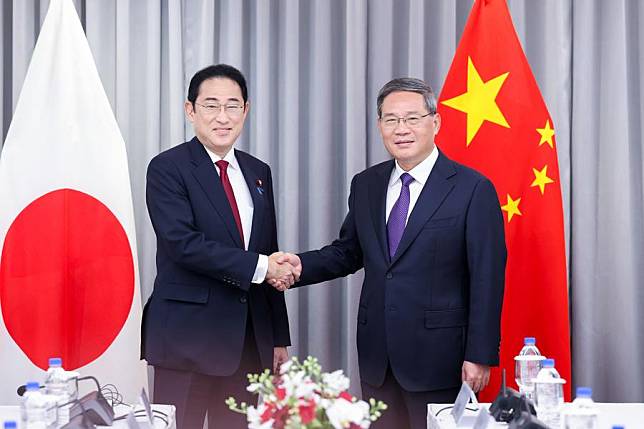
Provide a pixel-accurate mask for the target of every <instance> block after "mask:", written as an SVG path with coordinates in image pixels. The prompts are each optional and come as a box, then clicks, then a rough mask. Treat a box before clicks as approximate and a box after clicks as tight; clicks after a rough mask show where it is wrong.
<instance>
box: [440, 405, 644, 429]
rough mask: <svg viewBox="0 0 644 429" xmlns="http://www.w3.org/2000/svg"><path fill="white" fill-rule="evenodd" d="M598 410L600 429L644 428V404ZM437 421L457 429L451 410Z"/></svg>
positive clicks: (606, 406) (443, 426)
mask: <svg viewBox="0 0 644 429" xmlns="http://www.w3.org/2000/svg"><path fill="white" fill-rule="evenodd" d="M482 405H483V406H485V407H487V408H488V409H489V407H490V404H482ZM446 406H449V404H429V405H428V412H431V413H432V414H434V415H435V414H436V412H437V411H438V410H440V409H442V408H445V407H446ZM471 406H472V404H470V405H469V406H468V408H469V407H471ZM597 408H598V409H599V419H598V420H599V428H598V429H611V428H612V427H613V425H621V426H624V428H625V429H641V428H644V403H627V404H616V403H605V402H598V403H597ZM465 415H476V413H475V412H473V411H467V410H466V411H465ZM437 420H438V422H439V424H440V427H441V429H452V428H456V427H457V426H456V425H455V424H454V421H453V420H452V418H451V415H450V410H445V411H443V412H441V413H440V414H439V415H438V417H437ZM459 427H460V426H459ZM465 427H466V426H465ZM488 427H489V428H503V427H507V425H506V424H503V423H495V424H494V425H491V426H488Z"/></svg>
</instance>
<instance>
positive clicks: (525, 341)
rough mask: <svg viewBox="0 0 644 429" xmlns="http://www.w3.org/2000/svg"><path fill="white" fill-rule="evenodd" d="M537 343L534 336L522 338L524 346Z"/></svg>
mask: <svg viewBox="0 0 644 429" xmlns="http://www.w3.org/2000/svg"><path fill="white" fill-rule="evenodd" d="M536 343H537V340H535V338H534V337H525V338H524V339H523V344H524V345H526V346H534V345H535V344H536Z"/></svg>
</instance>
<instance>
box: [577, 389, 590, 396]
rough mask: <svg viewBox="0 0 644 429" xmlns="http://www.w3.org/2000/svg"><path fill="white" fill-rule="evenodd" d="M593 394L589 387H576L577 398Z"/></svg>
mask: <svg viewBox="0 0 644 429" xmlns="http://www.w3.org/2000/svg"><path fill="white" fill-rule="evenodd" d="M591 396H593V389H591V388H590V387H578V388H577V398H590V397H591Z"/></svg>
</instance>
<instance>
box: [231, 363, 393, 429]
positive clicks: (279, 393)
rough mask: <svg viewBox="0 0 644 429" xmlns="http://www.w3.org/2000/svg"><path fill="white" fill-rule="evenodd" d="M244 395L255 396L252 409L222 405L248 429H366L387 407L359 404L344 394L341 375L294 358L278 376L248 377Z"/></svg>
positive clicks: (378, 403)
mask: <svg viewBox="0 0 644 429" xmlns="http://www.w3.org/2000/svg"><path fill="white" fill-rule="evenodd" d="M248 380H249V382H250V384H249V386H248V387H247V390H248V391H249V392H251V393H256V394H258V395H259V398H260V399H259V404H258V405H257V406H252V405H247V404H246V403H243V402H242V403H241V404H239V405H238V404H237V401H235V399H234V398H232V397H230V398H228V400H227V401H226V404H227V405H228V407H229V408H230V409H231V410H232V411H235V412H238V413H242V414H246V418H247V421H248V427H249V429H269V428H277V429H304V428H306V429H331V428H333V429H367V428H369V426H370V425H371V423H372V422H374V421H376V420H377V419H378V418H379V417H380V416H381V415H382V411H384V410H386V409H387V405H386V404H385V403H383V402H382V401H376V400H375V399H373V398H372V399H370V400H369V403H367V402H365V401H362V400H358V399H357V398H355V397H353V396H352V395H351V394H349V393H348V392H347V389H348V388H349V379H348V378H347V377H346V376H345V375H344V374H343V372H342V370H337V371H334V372H331V373H323V372H322V368H321V366H320V364H319V363H318V361H317V359H315V358H313V357H310V356H309V357H308V358H306V360H305V361H304V362H302V363H300V362H299V361H298V359H297V358H295V357H293V358H291V359H290V360H289V361H287V362H286V363H284V364H283V365H282V367H281V368H280V373H279V375H276V376H272V375H271V374H270V372H269V371H268V370H266V371H264V372H263V373H262V374H249V375H248Z"/></svg>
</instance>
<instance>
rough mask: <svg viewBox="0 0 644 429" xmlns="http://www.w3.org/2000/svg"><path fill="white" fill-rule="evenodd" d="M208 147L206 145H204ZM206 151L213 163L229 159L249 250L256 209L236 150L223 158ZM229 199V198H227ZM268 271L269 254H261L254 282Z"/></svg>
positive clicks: (234, 191)
mask: <svg viewBox="0 0 644 429" xmlns="http://www.w3.org/2000/svg"><path fill="white" fill-rule="evenodd" d="M204 147H206V146H204ZM206 152H207V153H208V156H210V159H211V160H212V162H213V163H215V162H217V161H219V160H222V159H223V160H224V161H228V168H227V169H226V171H227V172H228V179H230V185H231V186H232V187H233V193H234V194H235V201H236V202H237V209H238V210H239V218H240V219H241V224H242V231H244V249H246V250H248V243H249V242H250V233H251V231H252V229H253V211H254V210H255V205H254V204H253V198H252V197H251V195H250V190H249V189H248V185H247V184H246V180H245V179H244V173H242V171H241V168H240V167H239V162H237V157H235V150H234V149H231V150H229V151H228V153H227V154H226V156H224V157H223V158H221V157H220V156H219V155H216V154H214V153H212V152H211V151H210V150H208V148H207V147H206ZM215 168H216V169H217V174H221V173H220V171H219V167H217V165H216V164H215ZM226 201H227V200H226ZM267 272H268V256H266V255H259V259H258V260H257V266H256V267H255V273H254V274H253V279H252V280H251V281H252V282H253V283H262V282H263V281H264V279H265V278H266V273H267Z"/></svg>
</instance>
